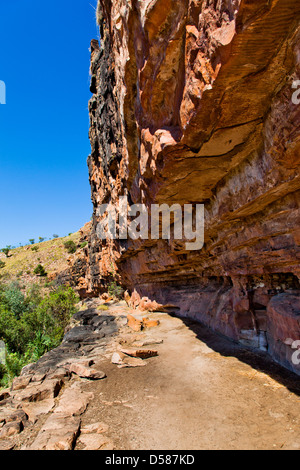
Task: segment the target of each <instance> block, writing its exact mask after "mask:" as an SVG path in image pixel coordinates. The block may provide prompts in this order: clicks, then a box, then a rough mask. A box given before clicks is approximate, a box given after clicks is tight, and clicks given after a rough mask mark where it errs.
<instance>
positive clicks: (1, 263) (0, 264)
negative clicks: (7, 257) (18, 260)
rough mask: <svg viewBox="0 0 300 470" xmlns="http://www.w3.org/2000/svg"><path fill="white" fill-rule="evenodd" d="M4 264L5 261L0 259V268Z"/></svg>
mask: <svg viewBox="0 0 300 470" xmlns="http://www.w3.org/2000/svg"><path fill="white" fill-rule="evenodd" d="M4 266H5V262H4V261H2V259H0V269H2V268H4Z"/></svg>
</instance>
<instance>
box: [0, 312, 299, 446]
mask: <svg viewBox="0 0 300 470" xmlns="http://www.w3.org/2000/svg"><path fill="white" fill-rule="evenodd" d="M128 313H132V311H129V309H128V308H127V307H125V306H124V305H123V304H122V305H119V306H113V307H111V308H110V310H109V311H108V312H105V315H106V316H108V315H109V316H111V317H113V318H114V319H115V321H117V323H118V327H119V331H118V333H117V334H116V335H114V336H110V337H109V339H107V340H106V343H105V345H104V343H103V341H102V347H101V348H99V344H98V343H99V341H98V343H93V344H91V346H90V347H89V348H87V347H86V346H85V356H84V358H85V360H86V359H89V358H91V357H93V358H94V360H95V362H96V365H97V367H98V369H99V368H100V369H101V370H102V371H104V372H105V373H106V375H107V377H106V378H105V379H102V380H89V379H86V378H79V377H78V375H75V374H72V377H71V379H70V380H68V381H66V382H65V384H64V386H63V388H62V389H61V391H60V393H59V395H58V396H57V397H56V398H55V404H54V406H53V408H52V410H51V412H50V413H47V414H42V415H40V416H39V417H38V419H37V421H36V423H35V424H34V425H32V424H27V425H26V426H25V427H24V431H23V432H22V433H21V434H19V435H18V436H17V437H16V436H14V437H13V438H10V439H14V440H15V445H16V448H49V446H50V447H51V446H54V448H63V446H64V445H65V442H66V441H67V439H66V438H65V437H63V438H62V436H61V435H59V436H54V437H53V430H51V429H52V428H53V427H57V422H59V421H57V420H58V419H61V422H62V423H64V424H63V425H62V427H65V428H66V429H65V430H66V431H68V426H69V430H70V432H71V430H72V429H75V431H74V432H73V438H72V439H73V440H72V439H71V440H72V444H70V445H71V446H72V447H74V448H75V450H77V449H78V450H81V449H84V448H89V449H93V448H99V449H100V448H103V449H116V450H140V449H147V450H196V449H299V448H300V426H299V424H300V401H299V394H300V386H299V378H298V377H296V376H295V375H293V374H290V373H289V372H287V371H285V370H284V369H282V368H281V367H279V366H277V365H276V364H274V363H272V362H271V361H270V360H269V359H267V358H265V357H264V356H257V355H254V354H253V353H251V352H249V351H246V350H244V349H242V348H240V347H239V346H237V345H235V344H233V343H231V342H229V341H227V340H226V339H224V338H222V337H221V336H219V335H216V334H214V333H212V332H211V331H209V330H207V329H206V328H204V327H202V326H201V325H199V324H195V323H193V322H188V321H183V320H181V319H178V318H174V317H171V316H169V315H167V314H151V315H149V316H150V318H153V319H158V320H159V321H160V325H159V326H158V327H155V328H151V329H148V330H146V331H145V332H138V333H137V332H134V331H133V330H132V329H130V328H129V327H128V325H125V323H126V317H127V314H128ZM97 315H99V316H101V315H102V314H101V313H99V312H98V313H97ZM106 328H107V326H106ZM149 338H151V339H150V340H149ZM145 340H147V342H151V341H152V342H153V344H152V345H150V346H147V347H146V348H145V349H148V348H151V349H156V350H157V351H158V354H159V355H158V357H153V358H150V359H147V360H145V363H146V365H145V366H144V367H134V368H119V367H118V365H116V364H112V362H111V358H112V354H113V353H114V352H116V351H118V350H119V349H120V348H122V347H126V348H128V347H130V346H131V345H132V344H136V342H137V341H138V342H140V341H145ZM161 340H163V342H162V343H161V344H156V343H159V342H160V341H161ZM75 349H76V348H75ZM74 361H75V359H74V358H71V359H70V358H69V357H68V360H67V361H65V365H64V366H65V367H66V364H67V363H68V364H70V363H74ZM76 361H79V362H80V361H82V358H81V359H79V358H78V357H77V358H76ZM60 367H62V364H60ZM91 367H94V366H91ZM35 373H37V371H35ZM74 387H75V389H74ZM25 390H26V389H25ZM72 390H75V391H76V393H75V396H76V400H77V398H78V400H80V399H81V401H82V400H83V401H84V400H85V405H84V406H83V407H81V408H80V406H78V403H77V402H76V400H74V403H71V405H70V406H71V408H70V406H69V405H67V403H69V402H70V397H72V396H73V395H72V393H73V394H74V391H73V392H72ZM77 392H78V393H77ZM22 393H24V390H23V391H22ZM70 393H71V395H70ZM80 397H82V398H80ZM17 398H18V397H17V396H14V400H16V399H17ZM71 402H72V400H71ZM21 403H23V402H21ZM39 403H43V401H41V402H39ZM79 405H80V403H79ZM27 406H28V405H27ZM72 406H73V408H74V407H75V408H76V406H77V408H76V412H75V411H74V410H75V408H74V409H72ZM21 407H23V404H22V406H21ZM64 407H65V408H64ZM67 408H68V409H67ZM24 409H25V412H26V405H25V408H24ZM0 416H1V413H0ZM49 418H50V419H49ZM53 418H54V420H56V422H55V423H56V424H55V426H52V424H51V419H53ZM100 423H101V424H100ZM91 425H93V427H94V428H95V429H96V428H97V429H98V428H99V426H100V428H101V429H100V430H99V429H98V432H96V431H91ZM43 426H44V428H43ZM51 426H52V427H51ZM49 429H50V431H49ZM79 429H81V431H79ZM47 432H48V433H49V432H50V433H52V435H51V439H49V436H48V435H47ZM71 434H72V433H71ZM82 436H83V437H82ZM87 436H88V437H87ZM46 441H47V444H45V442H46ZM50 441H51V444H49V442H50ZM5 442H7V440H6V441H5ZM68 442H69V441H68ZM0 445H1V440H0ZM47 446H48V447H47ZM55 446H56V447H55Z"/></svg>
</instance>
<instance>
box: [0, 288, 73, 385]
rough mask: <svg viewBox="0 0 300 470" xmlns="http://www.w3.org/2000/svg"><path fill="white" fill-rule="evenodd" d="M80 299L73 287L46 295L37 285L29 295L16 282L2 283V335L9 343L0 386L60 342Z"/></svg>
mask: <svg viewBox="0 0 300 470" xmlns="http://www.w3.org/2000/svg"><path fill="white" fill-rule="evenodd" d="M78 300H79V299H78V296H77V294H75V292H74V291H73V290H72V289H71V288H70V287H59V288H57V289H55V290H53V291H52V292H50V293H49V294H46V295H44V296H43V295H42V291H41V288H40V287H39V286H37V285H33V286H32V287H31V288H30V289H29V290H28V291H27V294H26V295H24V294H23V293H22V291H21V287H20V286H19V285H18V284H17V283H14V284H12V285H10V286H1V285H0V339H1V340H3V341H4V343H5V344H6V363H5V365H4V366H2V367H1V368H0V387H5V386H8V385H9V384H10V383H11V381H12V379H13V378H14V377H15V376H16V375H19V373H20V371H21V369H22V368H23V367H24V366H25V365H26V364H28V363H30V362H35V361H37V360H38V359H39V358H40V357H41V356H42V355H43V354H45V353H46V352H47V351H50V350H51V349H53V348H55V347H57V346H58V345H59V344H60V342H61V340H62V338H63V335H64V330H65V328H66V326H67V324H68V323H69V321H70V318H71V316H72V315H73V314H74V313H75V312H76V309H75V305H76V303H77V302H78Z"/></svg>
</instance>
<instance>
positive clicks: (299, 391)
mask: <svg viewBox="0 0 300 470" xmlns="http://www.w3.org/2000/svg"><path fill="white" fill-rule="evenodd" d="M170 315H171V316H173V317H177V318H178V316H177V315H175V314H170ZM179 318H180V319H181V320H182V322H183V323H184V324H185V325H186V326H187V327H188V328H189V329H190V330H191V331H193V332H194V333H195V334H196V337H197V339H199V340H200V341H202V342H203V343H205V344H206V345H207V346H208V347H209V348H210V349H212V350H213V351H215V352H217V353H219V354H221V356H224V357H235V358H236V359H238V360H239V361H241V362H243V363H245V364H247V365H249V366H251V367H252V368H253V369H255V370H257V371H259V372H263V373H264V374H267V375H268V376H270V377H271V378H272V379H273V380H275V381H276V382H278V383H279V384H281V385H283V386H284V387H286V388H287V389H288V390H289V391H290V392H292V393H294V394H295V395H297V396H300V380H299V376H298V375H296V374H295V373H293V372H291V371H289V370H288V369H286V368H284V367H283V366H281V365H280V364H278V363H276V362H274V360H272V358H271V356H269V355H268V354H267V353H264V352H261V351H258V350H254V349H250V348H247V347H245V346H243V345H241V344H239V343H237V342H235V341H233V340H231V339H229V338H227V337H225V336H223V335H222V334H221V333H218V332H216V331H214V330H212V329H210V328H209V327H207V326H205V325H203V324H202V323H200V322H197V321H195V320H192V319H189V318H184V317H179Z"/></svg>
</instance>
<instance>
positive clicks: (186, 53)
mask: <svg viewBox="0 0 300 470" xmlns="http://www.w3.org/2000/svg"><path fill="white" fill-rule="evenodd" d="M299 20H300V4H299V0H218V1H213V0H144V1H140V0H131V1H127V0H126V1H125V0H100V1H99V4H98V22H99V26H100V33H101V44H100V45H99V44H98V42H97V41H92V45H91V76H92V79H91V91H92V93H93V97H92V99H91V101H90V103H89V111H90V120H91V127H90V139H91V146H92V152H91V155H90V157H89V160H88V164H89V173H90V182H91V188H92V199H93V203H94V209H95V210H94V220H93V228H92V234H91V240H90V243H89V260H90V264H89V268H88V273H87V282H88V288H89V290H90V291H91V292H99V291H101V289H102V287H103V286H104V284H105V279H106V278H107V277H109V276H111V275H112V273H113V272H114V270H115V269H117V270H118V273H119V275H120V276H121V279H122V282H123V284H124V286H126V287H127V288H128V289H129V290H130V291H131V292H132V291H133V290H134V289H136V291H137V292H138V293H139V294H140V295H146V296H148V297H149V298H152V299H155V300H157V301H158V302H160V303H162V304H164V305H166V304H167V305H169V308H171V309H172V310H173V311H174V312H176V313H178V314H181V315H186V316H189V317H192V318H195V319H198V320H200V321H202V322H204V323H205V324H206V325H209V326H210V327H212V328H213V329H215V330H217V331H219V332H221V333H223V334H225V335H227V336H229V337H230V338H233V339H234V340H238V341H241V342H244V343H245V344H247V345H250V346H253V347H257V348H260V349H263V350H268V351H269V353H270V354H271V355H272V356H273V357H274V358H275V359H276V360H277V361H279V362H281V363H282V364H284V365H285V366H286V367H289V368H291V369H292V370H294V371H295V372H297V373H299V366H297V365H295V364H293V362H292V359H291V357H292V352H293V350H292V348H291V346H292V344H293V342H294V341H296V340H300V297H299V292H300V291H299V288H300V286H299V276H300V268H299V259H300V250H299V244H300V231H299V222H300V214H299V202H300V192H299V188H300V178H299V162H300V105H298V106H297V105H296V104H294V103H293V100H292V96H293V93H294V91H295V90H294V89H293V88H292V84H293V82H294V81H295V80H297V79H300V59H299V58H300V26H299ZM124 195H126V196H128V199H129V201H130V202H134V203H138V202H141V203H144V204H146V205H147V206H148V207H150V205H151V204H152V203H160V204H161V203H167V204H169V205H171V204H173V203H180V204H181V205H184V204H186V203H204V204H205V246H204V248H203V249H202V250H200V251H187V250H186V249H185V244H184V243H181V242H178V241H177V240H170V241H168V240H159V241H158V240H146V241H142V240H138V241H135V242H133V241H131V240H124V241H120V242H118V241H111V240H107V241H106V242H102V241H100V240H99V239H98V237H97V235H96V228H97V223H98V222H99V218H98V216H97V208H98V207H99V206H100V205H101V204H103V203H107V202H112V203H117V200H118V198H119V196H124ZM114 263H115V264H114ZM115 266H116V267H115Z"/></svg>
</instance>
